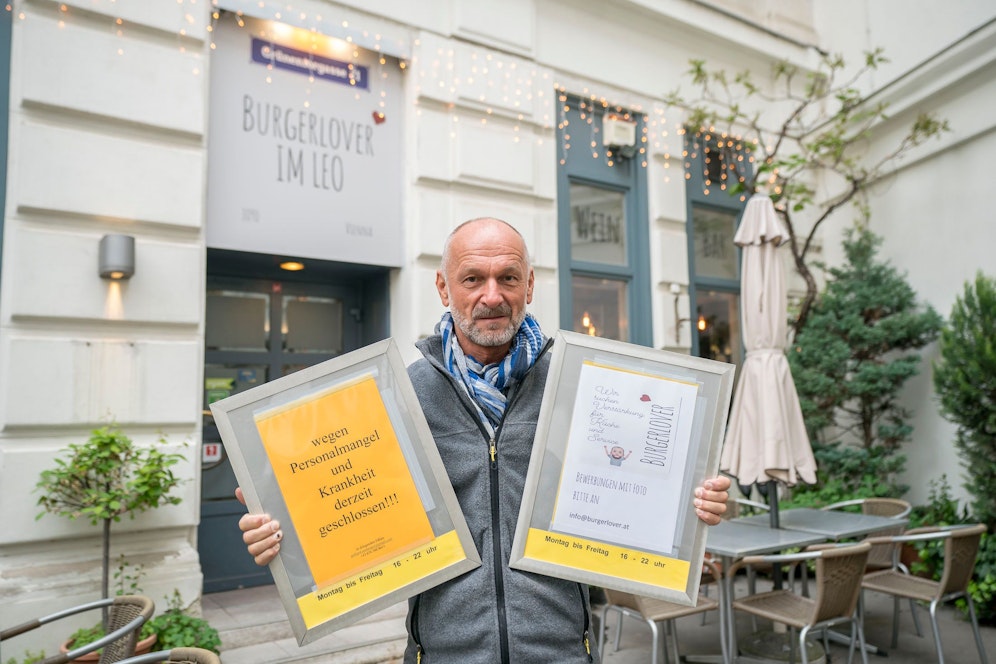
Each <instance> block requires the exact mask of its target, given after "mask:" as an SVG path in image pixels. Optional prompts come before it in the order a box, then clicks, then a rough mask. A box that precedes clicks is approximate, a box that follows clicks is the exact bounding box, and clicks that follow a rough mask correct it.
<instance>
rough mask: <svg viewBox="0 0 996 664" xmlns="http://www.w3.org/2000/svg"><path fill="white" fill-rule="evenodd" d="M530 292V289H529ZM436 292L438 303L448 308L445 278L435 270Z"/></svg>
mask: <svg viewBox="0 0 996 664" xmlns="http://www.w3.org/2000/svg"><path fill="white" fill-rule="evenodd" d="M531 290H532V288H530V291H531ZM436 291H438V292H439V301H440V302H442V303H443V306H444V307H448V306H450V295H449V293H448V292H446V278H445V277H443V273H442V272H440V271H439V270H436Z"/></svg>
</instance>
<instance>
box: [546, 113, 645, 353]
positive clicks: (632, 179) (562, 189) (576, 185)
mask: <svg viewBox="0 0 996 664" xmlns="http://www.w3.org/2000/svg"><path fill="white" fill-rule="evenodd" d="M560 106H561V109H560V119H559V124H558V139H559V141H560V143H559V157H560V163H559V165H558V169H557V180H558V181H557V198H558V206H557V207H558V209H557V216H558V237H559V255H558V258H559V265H560V326H561V327H562V328H564V329H567V330H574V331H576V332H582V333H587V334H591V335H593V336H600V337H605V338H610V339H618V340H622V341H629V342H631V343H638V344H643V345H650V344H651V343H652V339H653V336H652V330H651V318H650V253H649V248H648V247H649V235H650V231H649V221H648V212H647V169H646V164H645V150H643V149H641V147H640V146H641V145H642V137H643V136H644V126H645V118H644V117H643V116H642V115H640V114H634V113H629V112H627V111H625V110H623V109H619V108H616V109H612V108H608V107H607V106H605V105H604V104H602V103H601V102H593V101H590V100H586V99H583V98H579V97H573V96H568V95H566V94H561V97H560ZM606 119H610V120H612V122H613V126H615V127H617V128H619V127H622V128H623V129H626V128H629V129H632V130H633V131H634V132H635V136H636V143H635V147H633V148H631V149H630V148H620V147H615V148H613V147H611V146H610V147H606V146H604V145H603V140H602V136H603V135H604V132H605V129H606V126H607V125H606ZM624 153H625V154H624Z"/></svg>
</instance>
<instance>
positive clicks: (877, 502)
mask: <svg viewBox="0 0 996 664" xmlns="http://www.w3.org/2000/svg"><path fill="white" fill-rule="evenodd" d="M854 506H859V507H861V513H862V514H870V515H872V516H888V517H891V518H893V519H897V520H898V519H905V518H906V517H908V516H909V515H910V512H911V511H912V510H913V506H912V505H911V504H910V503H908V502H907V501H905V500H902V499H900V498H855V499H853V500H842V501H840V502H839V503H833V504H832V505H827V506H825V507H823V508H822V509H824V510H840V509H847V508H849V507H854ZM905 529H906V524H905V522H902V523H897V524H896V526H895V527H893V528H886V529H883V530H878V531H875V532H874V533H871V534H870V535H868V537H885V536H890V535H902V534H903V531H904V530H905ZM891 567H892V547H891V546H890V545H888V544H877V545H873V546H872V549H871V551H869V552H868V571H872V570H880V569H889V568H891Z"/></svg>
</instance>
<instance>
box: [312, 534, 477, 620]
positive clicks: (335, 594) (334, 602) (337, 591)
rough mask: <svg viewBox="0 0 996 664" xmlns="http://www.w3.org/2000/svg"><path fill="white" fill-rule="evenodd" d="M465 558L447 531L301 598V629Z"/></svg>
mask: <svg viewBox="0 0 996 664" xmlns="http://www.w3.org/2000/svg"><path fill="white" fill-rule="evenodd" d="M465 558H466V556H465V555H464V552H463V546H461V544H460V538H459V537H458V536H457V534H456V532H455V531H452V530H451V531H449V532H447V533H443V534H442V535H440V536H439V537H437V538H436V539H434V540H432V541H431V542H429V543H428V544H424V545H422V546H420V547H419V548H417V549H415V550H413V551H406V552H404V553H402V554H400V555H398V556H395V557H394V558H391V559H389V560H386V561H384V562H383V563H381V564H379V565H377V566H376V567H370V568H367V569H365V570H363V571H362V572H361V573H359V574H356V575H354V576H351V577H347V578H345V579H341V580H339V581H337V582H336V583H333V584H331V585H327V586H325V587H324V588H321V589H319V590H316V591H315V592H312V593H308V594H307V595H302V596H300V597H298V598H297V606H298V608H299V609H300V610H301V617H302V619H303V620H304V624H305V626H306V627H307V628H308V629H311V628H312V627H315V626H317V625H320V624H322V623H323V622H326V621H328V620H332V619H333V618H338V617H339V616H341V615H343V614H344V613H348V612H349V611H352V610H354V609H357V608H359V607H361V606H363V605H364V604H367V603H369V602H372V601H374V600H375V599H377V598H378V597H383V596H384V595H387V594H389V593H390V592H392V591H394V590H396V589H398V588H401V587H404V586H407V585H409V584H411V583H414V582H415V581H417V580H419V579H423V578H425V577H427V576H429V575H430V574H434V573H435V572H438V571H440V570H443V569H446V568H447V567H450V566H451V565H456V564H457V563H459V562H460V561H462V560H464V559H465Z"/></svg>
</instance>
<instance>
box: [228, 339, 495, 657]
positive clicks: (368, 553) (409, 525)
mask: <svg viewBox="0 0 996 664" xmlns="http://www.w3.org/2000/svg"><path fill="white" fill-rule="evenodd" d="M211 411H212V413H213V414H214V417H215V421H216V422H217V425H218V430H219V432H220V433H221V438H222V440H223V441H224V443H225V446H226V450H227V451H228V454H229V456H230V458H231V461H232V468H233V469H234V471H235V476H236V478H237V479H238V481H239V485H240V486H241V487H242V491H243V493H244V494H245V498H246V504H247V505H248V507H249V508H250V510H252V511H254V512H266V513H268V514H270V515H271V516H273V517H274V518H276V519H278V520H279V521H280V524H281V527H282V530H283V532H284V539H283V540H282V542H281V545H280V553H279V554H278V555H277V557H276V559H275V560H274V561H273V563H271V565H270V569H271V571H272V573H273V578H274V580H275V581H276V585H277V589H278V591H279V593H280V599H281V601H282V602H283V605H284V608H285V609H286V611H287V615H288V618H289V619H290V624H291V627H292V628H293V630H294V634H295V636H296V637H297V640H298V643H299V644H300V645H304V644H305V643H308V642H310V641H312V640H314V639H316V638H318V637H320V636H324V635H325V634H328V633H330V632H332V631H335V630H336V629H339V628H341V627H344V626H346V625H349V624H351V623H354V622H356V621H357V620H360V619H362V618H365V617H367V616H369V615H371V614H373V613H375V612H377V611H379V610H381V609H383V608H386V607H387V606H390V605H391V604H394V603H396V602H399V601H401V600H403V599H406V598H408V597H410V596H412V595H415V594H417V593H420V592H422V591H424V590H427V589H428V588H431V587H432V586H435V585H437V584H439V583H442V582H443V581H446V580H449V579H451V578H453V577H455V576H457V575H459V574H463V573H464V572H467V571H469V570H471V569H473V568H475V567H477V566H478V565H480V558H479V557H478V554H477V549H476V547H475V546H474V543H473V541H472V539H471V537H470V533H469V531H468V529H467V525H466V522H465V521H464V518H463V513H462V512H461V511H460V507H459V505H458V504H457V501H456V496H455V495H454V493H453V488H452V486H451V485H450V482H449V478H448V477H447V475H446V471H445V469H444V467H443V465H442V462H441V460H440V459H439V454H438V452H437V450H436V446H435V443H434V442H433V440H432V435H431V433H430V432H429V427H428V424H427V423H426V421H425V417H424V415H423V414H422V410H421V408H420V406H419V403H418V399H417V398H416V396H415V391H414V389H413V388H412V385H411V382H410V381H409V379H408V374H407V372H406V371H405V367H404V364H403V363H402V360H401V355H400V353H399V352H398V349H397V346H396V345H395V343H394V341H393V340H392V339H387V340H385V341H381V342H378V343H376V344H373V345H371V346H367V347H366V348H362V349H360V350H357V351H354V352H352V353H348V354H346V355H343V356H341V357H337V358H334V359H332V360H329V361H327V362H323V363H321V364H318V365H315V366H313V367H309V368H307V369H303V370H301V371H298V372H297V373H294V374H291V375H289V376H285V377H283V378H279V379H277V380H274V381H271V382H269V383H266V384H263V385H260V386H258V387H254V388H252V389H250V390H247V391H245V392H241V393H239V394H236V395H234V396H231V397H228V398H226V399H222V400H220V401H216V402H214V403H212V404H211ZM247 555H248V554H247Z"/></svg>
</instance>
